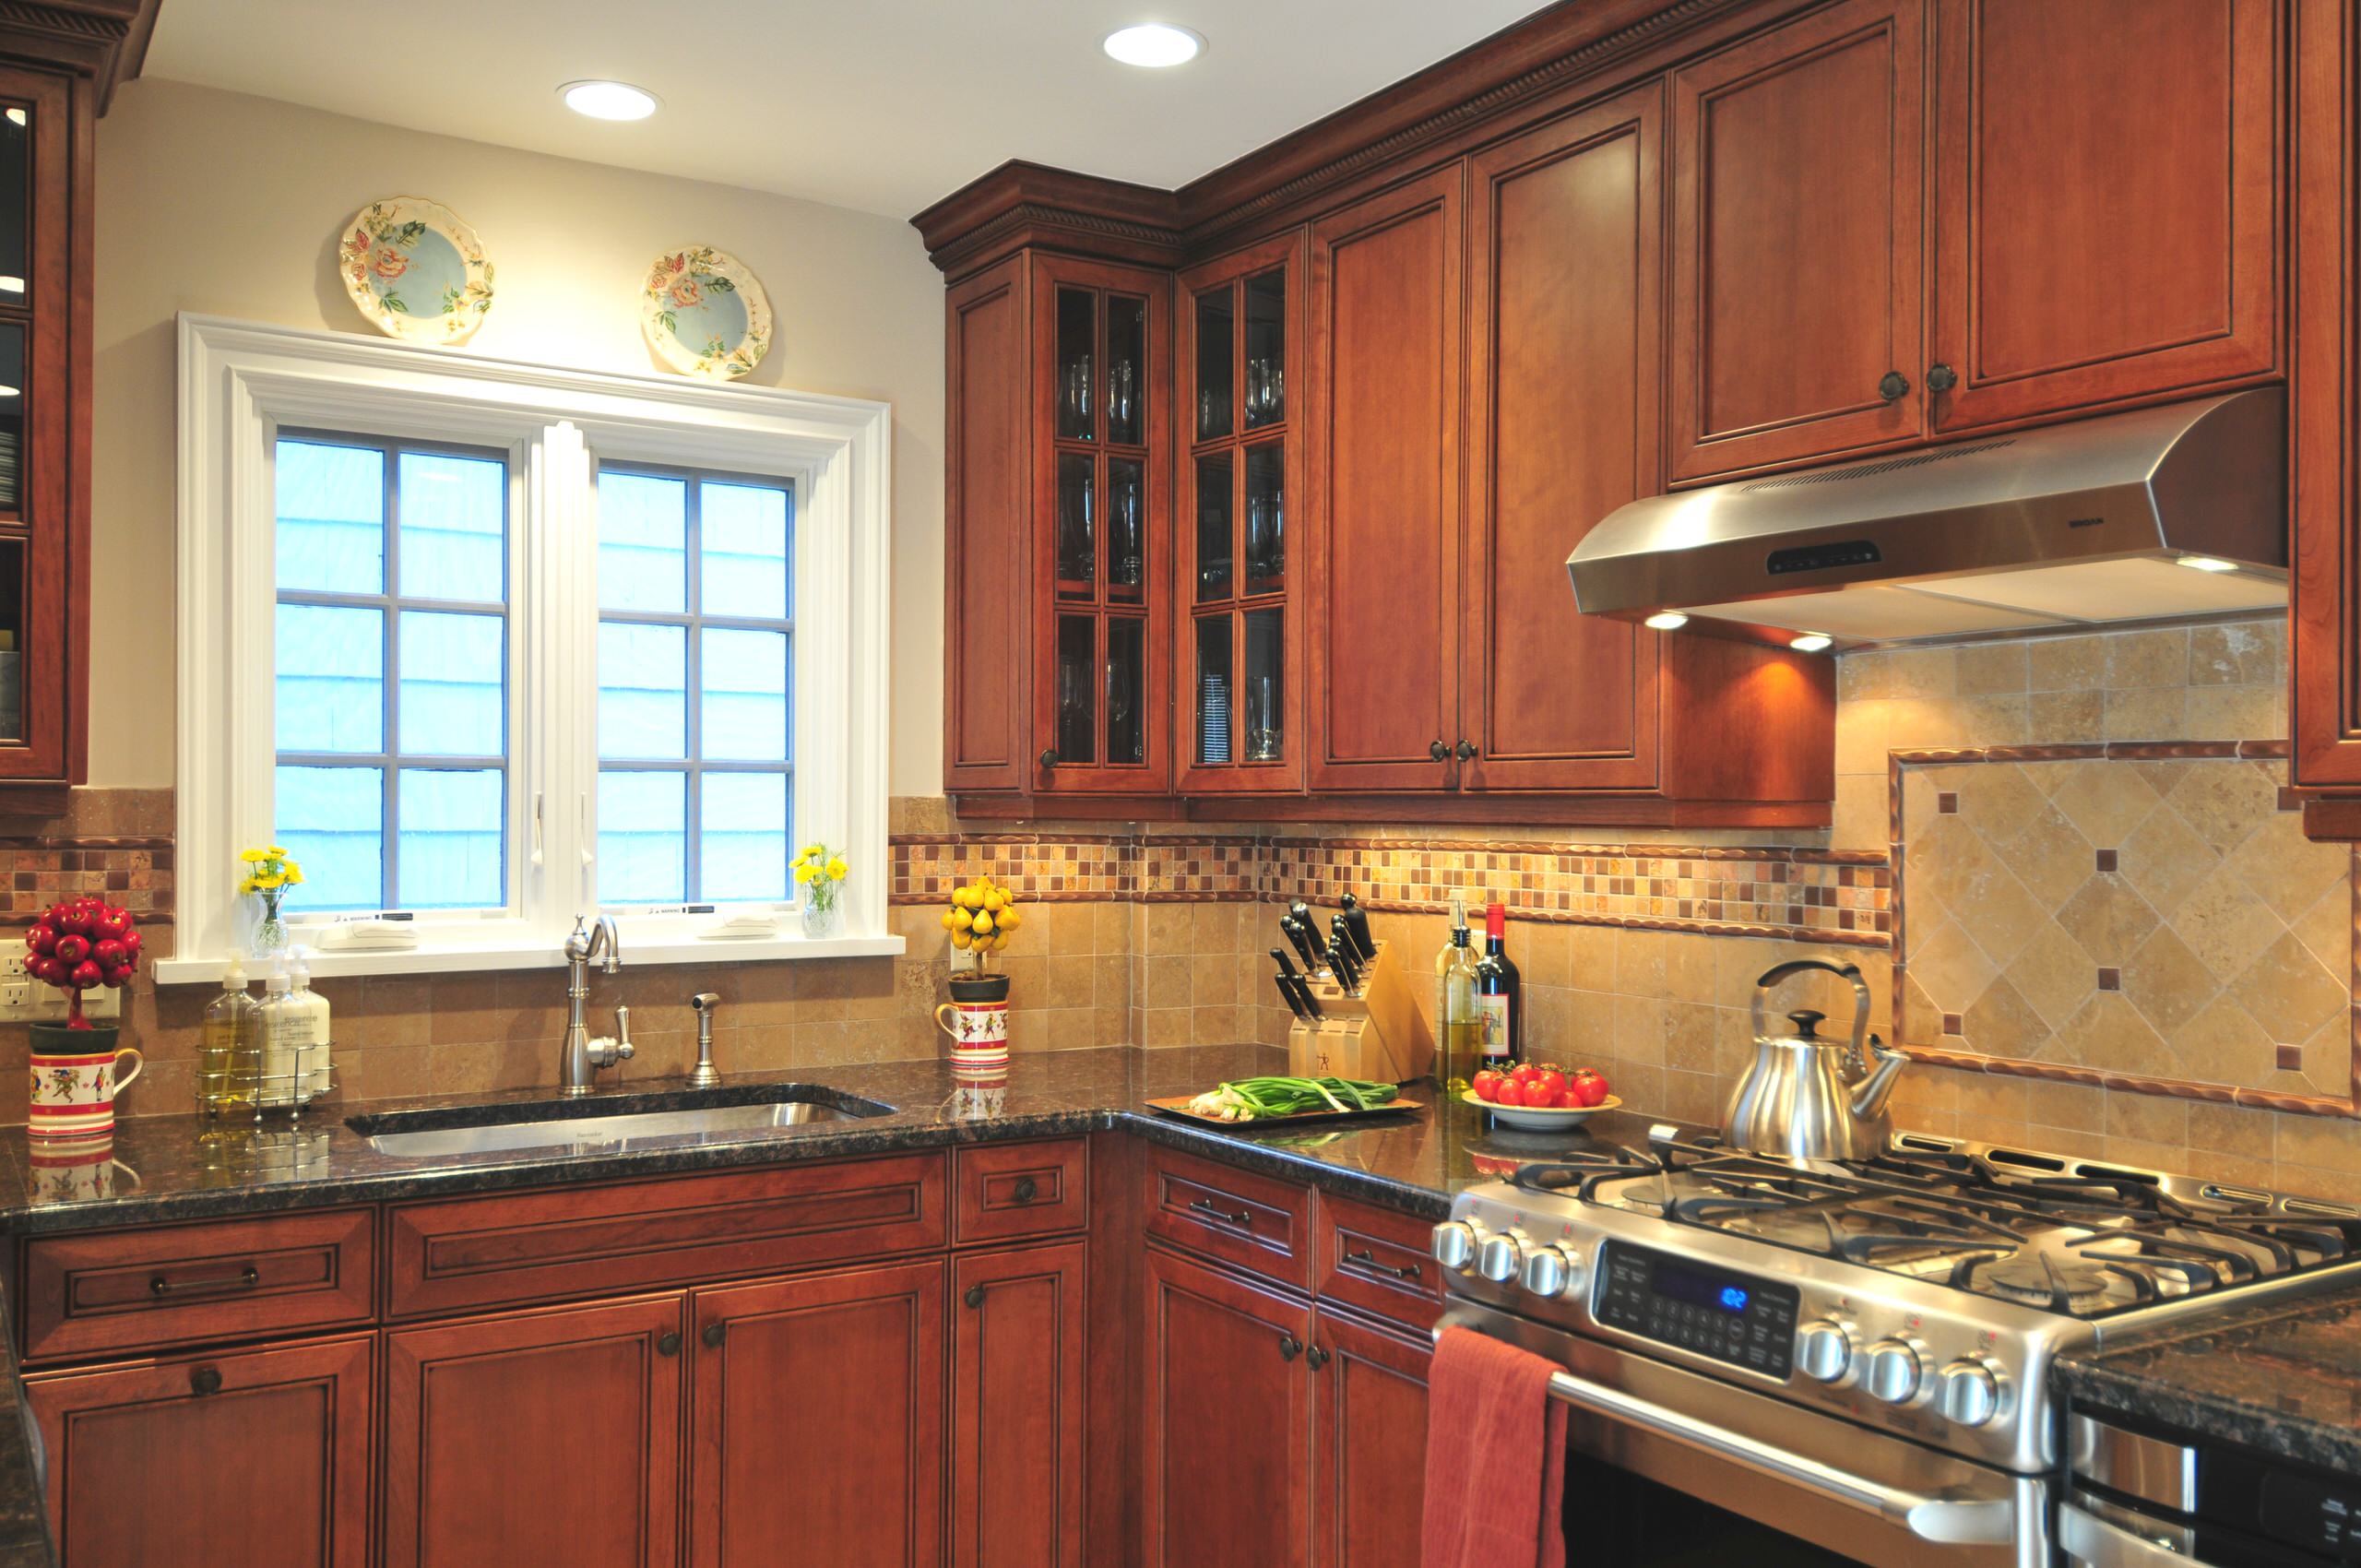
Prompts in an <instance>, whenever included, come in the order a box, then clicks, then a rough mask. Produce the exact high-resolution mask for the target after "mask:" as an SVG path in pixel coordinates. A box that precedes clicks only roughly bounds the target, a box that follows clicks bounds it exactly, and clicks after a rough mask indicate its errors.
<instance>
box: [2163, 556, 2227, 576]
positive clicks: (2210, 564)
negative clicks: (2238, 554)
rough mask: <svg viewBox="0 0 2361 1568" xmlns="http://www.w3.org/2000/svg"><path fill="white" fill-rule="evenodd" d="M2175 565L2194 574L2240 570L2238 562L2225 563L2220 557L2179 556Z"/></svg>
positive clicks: (2175, 560) (2174, 562)
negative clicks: (2184, 567)
mask: <svg viewBox="0 0 2361 1568" xmlns="http://www.w3.org/2000/svg"><path fill="white" fill-rule="evenodd" d="M2173 564H2175V565H2176V566H2186V567H2188V568H2189V570H2190V571H2192V572H2235V571H2236V570H2237V569H2238V564H2237V563H2236V561H2225V560H2223V559H2222V558H2221V557H2220V556H2219V555H2182V556H2177V557H2175V559H2174V561H2173Z"/></svg>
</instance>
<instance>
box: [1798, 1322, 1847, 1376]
mask: <svg viewBox="0 0 2361 1568" xmlns="http://www.w3.org/2000/svg"><path fill="white" fill-rule="evenodd" d="M1796 1365H1797V1366H1799V1367H1801V1368H1803V1370H1804V1375H1805V1376H1806V1377H1815V1378H1818V1379H1819V1380H1820V1381H1821V1382H1822V1383H1841V1382H1843V1381H1844V1378H1845V1373H1846V1372H1851V1371H1852V1370H1853V1336H1852V1335H1851V1334H1850V1333H1848V1332H1846V1330H1845V1325H1844V1324H1841V1323H1837V1322H1835V1321H1833V1320H1832V1319H1829V1318H1821V1319H1820V1320H1819V1321H1817V1322H1814V1323H1808V1324H1804V1325H1803V1327H1801V1328H1799V1329H1797V1331H1796Z"/></svg>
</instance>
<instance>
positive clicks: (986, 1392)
mask: <svg viewBox="0 0 2361 1568" xmlns="http://www.w3.org/2000/svg"><path fill="white" fill-rule="evenodd" d="M1085 1255H1086V1249H1085V1248H1084V1246H1083V1244H1082V1243H1081V1242H1079V1241H1065V1242H1060V1243H1057V1244H1055V1245H1051V1246H1044V1247H1025V1248H1019V1249H1014V1250H1011V1251H1006V1252H992V1253H967V1254H966V1255H964V1256H961V1257H958V1258H955V1259H954V1260H953V1262H952V1265H951V1289H952V1298H953V1305H952V1308H951V1463H950V1484H951V1563H952V1568H1074V1565H1075V1564H1077V1563H1079V1562H1081V1561H1082V1519H1083V1494H1082V1489H1083V1442H1084V1437H1083V1431H1084V1425H1083V1421H1084V1413H1085V1412H1084V1405H1085V1401H1086V1386H1085V1384H1084V1378H1083V1369H1084V1366H1085V1364H1086V1359H1087V1358H1086V1338H1087V1333H1086V1319H1085V1316H1084V1310H1083V1308H1084V1301H1083V1289H1084V1277H1085V1276H1084V1260H1085Z"/></svg>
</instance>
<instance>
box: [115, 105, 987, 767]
mask: <svg viewBox="0 0 2361 1568" xmlns="http://www.w3.org/2000/svg"><path fill="white" fill-rule="evenodd" d="M378 196H430V197H433V199H435V200H437V201H440V202H442V203H444V204H445V206H447V207H449V208H452V209H453V210H454V211H456V212H457V213H458V214H459V215H460V216H461V217H463V218H465V219H466V220H468V221H469V223H471V224H473V225H474V226H475V229H476V232H477V233H478V234H479V235H481V238H482V240H483V243H484V246H485V249H486V250H487V251H488V252H489V253H490V255H491V258H492V265H493V267H495V268H496V270H497V287H498V297H497V299H496V301H495V303H494V304H493V306H492V314H491V315H490V316H489V317H488V318H487V319H486V321H485V323H484V325H483V327H482V328H481V330H480V331H479V332H478V333H477V334H476V336H475V338H474V339H472V340H471V341H470V342H469V344H468V345H467V346H466V347H465V348H464V349H462V350H457V351H458V352H463V353H482V354H487V355H492V356H496V357H499V358H504V359H513V360H528V361H537V362H546V363H552V364H560V365H566V366H573V367H582V368H589V369H597V370H610V371H628V372H635V373H638V374H661V372H660V371H659V368H658V365H657V364H656V362H655V361H654V359H653V357H652V356H651V355H650V354H649V352H648V350H647V345H646V344H645V342H644V341H643V340H642V339H641V337H640V332H639V317H638V310H637V296H636V292H635V285H636V282H637V279H638V278H639V275H640V274H641V273H642V272H643V271H644V270H645V267H646V265H647V262H648V261H649V259H651V258H652V257H653V256H654V255H656V254H657V253H658V251H659V250H660V249H662V248H664V247H666V246H671V245H678V244H682V243H684V242H690V241H702V242H704V243H706V244H714V245H718V246H719V247H720V248H722V249H723V250H727V251H730V252H731V253H733V254H734V255H737V256H739V257H740V258H741V259H742V260H743V261H744V262H745V263H746V264H747V265H748V266H749V267H752V268H753V271H754V274H755V275H756V276H757V277H758V278H760V279H762V280H763V285H764V288H765V290H766V291H768V292H769V294H770V298H771V305H772V308H773V310H774V312H775V315H776V317H777V337H776V339H775V342H774V345H773V347H772V349H771V352H770V355H769V357H768V358H767V359H766V360H765V362H763V364H762V366H761V367H760V368H759V369H758V370H757V371H756V372H755V373H754V374H753V378H752V379H753V380H754V381H756V382H758V383H761V384H764V385H766V386H793V387H796V388H798V389H800V390H805V391H816V392H832V393H840V394H844V395H847V396H852V397H860V398H884V399H885V400H887V401H890V402H891V403H892V404H893V405H894V568H893V569H894V627H893V647H894V678H893V713H892V722H893V727H894V730H893V764H892V769H891V774H890V780H891V789H892V791H893V792H894V793H895V794H897V795H898V794H935V793H939V792H940V790H941V789H942V775H943V768H942V741H941V735H942V729H943V723H942V671H943V652H942V635H941V631H940V612H941V608H942V604H943V451H942V448H943V283H942V279H940V278H939V277H938V276H937V275H936V273H935V271H934V269H933V267H931V266H930V265H929V263H928V261H927V259H926V253H925V251H924V249H923V248H922V247H921V246H920V245H919V240H918V236H917V233H916V232H914V231H913V230H911V229H910V227H909V226H908V224H906V223H901V222H898V221H896V220H892V219H886V218H879V217H874V216H872V215H869V214H865V213H857V212H851V211H848V210H846V209H844V208H831V207H822V206H818V205H816V204H813V203H810V202H800V201H792V200H789V199H787V198H785V197H781V196H765V195H761V194H757V193H755V192H752V191H745V190H739V189H734V188H731V187H729V186H723V185H713V184H697V183H695V182H694V181H688V180H678V179H670V178H665V177H662V176H658V175H653V174H641V173H634V172H626V171H623V170H617V169H611V168H607V167H603V166H600V165H597V164H591V163H581V162H575V161H572V160H566V159H560V158H550V157H545V156H542V155H540V154H538V153H528V152H517V151H513V150H511V149H508V148H498V147H489V146H486V145H484V144H482V143H480V142H470V141H461V140H458V139H457V138H453V137H433V136H423V135H421V134H419V133H418V132H415V131H407V130H399V129H397V128H395V127H393V126H390V125H376V124H373V123H370V122H367V121H362V120H352V119H346V118H344V117H342V116H339V115H334V114H326V113H319V112H317V111H315V110H311V109H302V108H297V107H295V106H293V105H291V104H285V103H279V102H275V101H269V100H266V99H259V98H248V97H244V96H243V95H240V94H235V93H226V92H219V91H216V90H214V89H208V88H198V87H191V86H188V85H185V84H183V83H179V82H170V81H161V80H146V81H136V82H132V83H129V84H128V85H126V86H125V88H124V89H122V90H121V91H120V92H118V93H117V94H116V95H115V100H114V105H113V109H112V111H111V112H110V113H108V115H107V117H106V119H104V120H103V121H101V123H100V125H99V139H98V232H97V244H98V263H99V265H98V276H97V280H96V286H97V300H98V303H97V392H96V399H97V401H96V419H95V434H94V440H95V452H94V460H93V467H94V469H95V472H96V478H95V483H94V485H93V529H92V531H93V534H94V536H95V544H94V553H95V556H96V564H95V572H94V576H93V590H92V606H91V638H92V643H93V647H94V650H95V654H96V661H97V666H98V674H97V676H96V678H95V679H94V680H93V681H92V683H91V685H92V692H91V699H92V700H91V705H90V711H91V737H90V781H91V782H92V783H93V784H101V785H148V786H152V785H166V784H170V783H171V782H172V729H173V681H172V668H173V632H172V472H173V424H172V421H173V376H174V367H173V346H172V318H173V316H174V315H176V314H177V313H179V312H182V311H197V312H204V313H208V314H214V315H228V316H235V317H239V318H242V319H244V320H250V321H263V322H270V323H275V324H279V325H283V326H291V327H313V328H327V329H330V330H334V331H338V332H369V333H371V334H372V335H374V329H373V328H370V327H368V326H367V325H366V324H365V323H364V322H363V321H362V317H361V315H360V314H359V313H358V312H357V311H356V310H354V308H353V306H352V304H351V303H350V301H349V300H348V299H346V297H345V294H344V291H343V288H342V286H341V285H340V284H339V283H338V280H337V277H336V273H335V269H334V266H333V256H334V246H335V239H336V235H337V233H338V228H339V226H340V225H341V224H342V223H343V222H344V220H346V219H347V218H349V217H350V216H351V215H352V213H353V212H354V211H355V210H356V209H357V208H360V207H361V206H362V204H363V203H364V202H367V201H369V200H371V199H372V198H374V197H378Z"/></svg>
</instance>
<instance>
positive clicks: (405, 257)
mask: <svg viewBox="0 0 2361 1568" xmlns="http://www.w3.org/2000/svg"><path fill="white" fill-rule="evenodd" d="M337 268H338V271H340V272H342V273H343V274H344V291H345V292H346V293H348V294H350V295H351V296H352V303H354V304H356V305H358V306H360V307H361V314H362V315H365V316H367V317H368V318H369V319H370V320H371V321H372V322H374V323H375V324H376V327H377V330H378V331H380V332H383V333H384V334H386V336H387V337H388V338H406V339H409V340H410V341H411V342H414V343H463V342H465V341H467V339H468V338H469V335H470V334H472V333H473V332H474V331H475V329H476V328H477V327H480V326H481V325H482V323H483V317H484V312H486V311H488V310H490V309H491V308H492V263H490V262H488V261H486V260H485V259H484V258H483V246H482V244H481V243H480V242H478V240H477V239H476V232H475V231H474V230H473V229H470V228H469V227H468V226H467V225H466V224H465V223H463V222H461V221H460V220H459V215H458V214H457V213H456V212H453V211H452V210H451V209H450V208H447V207H445V206H443V205H442V204H440V203H439V202H432V201H425V200H421V198H419V197H417V196H388V197H386V199H385V200H383V201H373V202H371V203H370V204H369V205H368V206H366V207H364V208H362V209H361V210H360V211H359V212H356V213H354V214H353V215H352V221H351V222H350V223H347V224H346V225H345V226H344V233H343V235H342V237H341V238H340V239H338V242H337Z"/></svg>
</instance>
